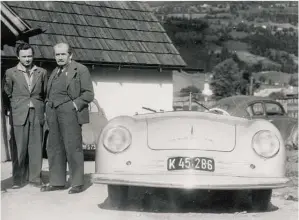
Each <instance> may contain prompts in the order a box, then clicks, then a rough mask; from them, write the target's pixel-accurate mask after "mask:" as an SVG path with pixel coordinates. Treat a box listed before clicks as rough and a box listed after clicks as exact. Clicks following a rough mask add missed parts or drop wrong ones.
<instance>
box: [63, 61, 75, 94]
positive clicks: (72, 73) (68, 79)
mask: <svg viewBox="0 0 299 220" xmlns="http://www.w3.org/2000/svg"><path fill="white" fill-rule="evenodd" d="M65 72H66V89H67V88H68V87H69V85H70V82H71V79H72V78H73V77H74V76H75V75H76V73H77V65H76V62H75V61H72V62H71V64H70V66H69V68H67V70H66V71H65Z"/></svg>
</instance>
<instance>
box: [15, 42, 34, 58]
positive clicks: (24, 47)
mask: <svg viewBox="0 0 299 220" xmlns="http://www.w3.org/2000/svg"><path fill="white" fill-rule="evenodd" d="M28 49H31V50H32V55H34V50H33V47H32V46H31V45H30V44H28V43H26V42H24V43H21V44H19V45H18V46H17V51H16V52H17V56H19V55H20V50H28Z"/></svg>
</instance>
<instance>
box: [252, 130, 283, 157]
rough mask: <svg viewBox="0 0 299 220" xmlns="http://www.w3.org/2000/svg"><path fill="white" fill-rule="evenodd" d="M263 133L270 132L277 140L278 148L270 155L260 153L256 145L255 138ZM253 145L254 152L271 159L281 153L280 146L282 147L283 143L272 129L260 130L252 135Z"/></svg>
mask: <svg viewBox="0 0 299 220" xmlns="http://www.w3.org/2000/svg"><path fill="white" fill-rule="evenodd" d="M262 133H270V134H271V135H272V137H273V138H275V141H277V147H276V148H277V149H276V150H275V151H274V153H272V154H271V155H269V156H266V155H263V154H261V153H259V152H258V150H257V149H256V147H255V146H254V145H255V138H257V137H258V136H259V135H261V134H262ZM251 147H252V149H253V150H254V152H255V153H256V155H258V156H259V157H262V158H264V159H270V158H273V157H275V156H276V155H277V154H278V153H279V151H280V147H281V143H280V140H279V138H278V137H277V135H276V134H275V133H274V132H273V131H270V130H260V131H258V132H256V133H255V134H254V136H253V137H252V141H251Z"/></svg>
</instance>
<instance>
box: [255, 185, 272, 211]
mask: <svg viewBox="0 0 299 220" xmlns="http://www.w3.org/2000/svg"><path fill="white" fill-rule="evenodd" d="M271 196H272V190H271V189H260V190H252V208H253V210H255V211H266V210H267V209H268V207H269V203H270V200H271Z"/></svg>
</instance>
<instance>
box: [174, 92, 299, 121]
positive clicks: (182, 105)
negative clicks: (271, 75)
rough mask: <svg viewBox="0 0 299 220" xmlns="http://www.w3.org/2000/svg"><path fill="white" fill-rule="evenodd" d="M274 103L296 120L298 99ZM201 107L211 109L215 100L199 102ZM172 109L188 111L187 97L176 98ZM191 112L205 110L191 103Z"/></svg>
mask: <svg viewBox="0 0 299 220" xmlns="http://www.w3.org/2000/svg"><path fill="white" fill-rule="evenodd" d="M276 101H278V102H280V103H281V104H282V105H283V107H284V109H285V111H286V112H287V115H288V116H289V117H292V118H298V97H295V98H285V99H277V100H276ZM200 103H202V104H203V105H205V106H206V107H211V106H212V105H214V104H215V103H216V101H215V100H209V101H206V102H204V101H201V102H200ZM173 104H174V105H173V107H174V108H175V109H181V110H189V97H183V98H176V100H175V101H174V103H173ZM191 110H192V111H203V110H205V109H204V108H203V107H201V106H200V105H198V104H196V103H194V102H192V104H191Z"/></svg>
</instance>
